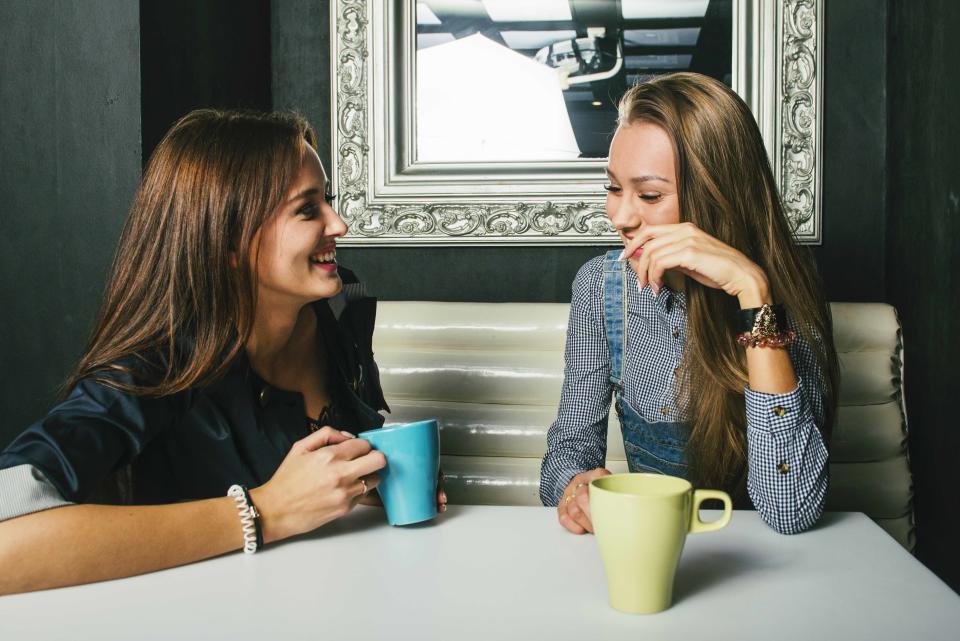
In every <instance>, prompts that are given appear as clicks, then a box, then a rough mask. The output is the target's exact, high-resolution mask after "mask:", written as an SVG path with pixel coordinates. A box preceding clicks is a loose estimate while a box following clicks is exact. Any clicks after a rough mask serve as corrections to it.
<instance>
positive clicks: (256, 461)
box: [0, 110, 445, 594]
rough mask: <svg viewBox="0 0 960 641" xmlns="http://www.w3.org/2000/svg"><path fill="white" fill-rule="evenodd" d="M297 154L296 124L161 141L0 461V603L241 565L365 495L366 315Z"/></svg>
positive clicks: (203, 127)
mask: <svg viewBox="0 0 960 641" xmlns="http://www.w3.org/2000/svg"><path fill="white" fill-rule="evenodd" d="M315 148H316V141H315V135H314V133H313V131H312V130H311V129H310V127H309V125H308V124H307V123H306V122H305V121H304V120H302V119H301V118H299V117H296V116H292V115H284V114H261V113H248V112H220V111H213V110H200V111H195V112H193V113H190V114H188V115H187V116H185V117H184V118H182V119H181V120H180V121H179V122H177V123H176V125H174V127H173V128H172V129H171V130H170V131H169V132H168V133H167V135H166V136H165V137H164V139H163V140H162V141H161V142H160V144H159V146H158V147H157V149H156V151H155V152H154V154H153V155H152V157H151V159H150V163H149V166H148V167H147V169H146V172H145V174H144V177H143V180H142V183H141V185H140V189H139V191H138V193H137V196H136V199H135V201H134V203H133V206H132V208H131V211H130V215H129V217H128V219H127V222H126V225H125V228H124V231H123V234H122V237H121V239H120V243H119V246H118V249H117V253H116V257H115V259H114V264H113V267H112V271H111V275H110V279H109V283H108V286H107V290H106V294H105V298H104V302H103V305H102V308H101V311H100V314H99V318H98V319H97V322H96V325H95V328H94V331H93V334H92V338H91V340H90V344H89V345H88V346H87V348H86V350H85V351H84V352H83V355H82V356H81V358H80V360H79V363H78V364H77V367H76V370H75V371H74V373H73V374H72V375H71V376H70V378H69V380H68V382H67V384H66V385H65V392H66V393H65V398H64V399H63V401H62V402H61V403H60V404H59V405H57V406H56V407H55V408H54V409H53V410H52V411H51V412H50V413H49V414H48V415H47V416H46V417H45V418H43V419H42V420H40V421H39V422H37V423H35V424H34V425H32V426H30V427H29V428H28V429H27V430H26V431H24V432H23V433H22V434H21V435H20V436H19V437H18V438H17V439H16V440H14V441H13V443H11V444H10V445H9V447H7V449H6V450H4V451H3V453H2V454H0V567H2V568H3V572H0V594H3V593H8V592H20V591H26V590H35V589H41V588H47V587H55V586H60V585H70V584H76V583H85V582H90V581H96V580H101V579H108V578H114V577H121V576H128V575H132V574H139V573H142V572H148V571H151V570H156V569H160V568H166V567H171V566H176V565H182V564H185V563H190V562H192V561H195V560H198V559H202V558H206V557H210V556H214V555H218V554H223V553H225V552H228V551H231V550H236V549H238V548H241V547H242V548H243V549H244V550H245V551H246V552H255V551H257V550H258V549H259V548H260V547H261V546H263V545H264V544H267V543H270V542H271V541H275V540H279V539H282V538H285V537H288V536H292V535H295V534H299V533H302V532H307V531H310V530H313V529H315V528H317V527H319V526H321V525H323V524H324V523H327V522H329V521H331V520H333V519H336V518H338V517H339V516H342V515H344V514H346V513H347V512H348V511H350V510H351V509H352V508H353V507H354V506H355V505H356V504H357V503H358V502H360V501H361V500H363V501H365V502H366V501H372V500H373V499H374V497H373V496H369V497H368V496H367V493H368V492H369V491H371V490H373V489H374V488H376V486H377V483H378V477H377V470H379V469H381V468H382V467H383V466H384V465H385V460H384V457H383V455H382V454H380V453H379V452H376V451H372V450H371V448H370V445H369V443H368V442H367V441H365V440H363V439H357V438H353V435H352V433H356V432H357V431H358V430H364V429H370V428H374V427H379V426H381V425H382V424H383V417H382V416H380V414H379V413H378V411H379V410H381V409H386V403H385V402H384V398H383V393H382V391H381V389H380V383H379V378H378V374H377V368H376V364H375V362H374V360H373V353H372V350H371V337H372V332H373V324H374V314H375V305H376V301H375V299H373V298H370V297H368V296H366V295H365V293H364V291H363V287H362V285H361V284H360V283H359V282H357V280H356V278H355V277H354V276H353V274H351V273H350V272H349V271H347V270H344V269H342V268H340V267H339V266H338V264H337V261H336V243H337V240H338V239H339V238H340V237H342V236H343V235H344V234H345V233H346V231H347V226H346V224H345V223H344V221H343V220H342V219H341V218H340V217H339V216H338V215H337V213H336V211H335V210H334V209H333V208H332V207H331V203H332V198H333V197H332V196H331V194H330V192H329V184H328V181H327V177H326V174H325V173H324V170H323V167H322V166H321V164H320V160H319V158H318V157H317V153H316V151H315ZM228 494H229V495H228ZM438 498H439V499H440V500H441V502H444V501H445V496H444V495H443V494H442V491H441V493H440V496H439V497H438Z"/></svg>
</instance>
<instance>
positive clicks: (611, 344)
mask: <svg viewBox="0 0 960 641" xmlns="http://www.w3.org/2000/svg"><path fill="white" fill-rule="evenodd" d="M622 253H623V250H622V249H611V250H610V251H608V252H607V255H606V256H605V257H604V259H603V322H604V329H605V330H606V333H607V348H608V350H609V351H610V382H611V383H612V384H613V386H614V387H615V388H616V389H617V392H622V391H623V360H624V354H625V353H626V350H627V304H626V298H627V296H626V291H627V290H626V287H627V276H628V275H629V272H630V267H629V265H628V263H627V261H625V260H620V254H622Z"/></svg>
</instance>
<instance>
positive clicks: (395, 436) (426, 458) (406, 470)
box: [358, 419, 440, 525]
mask: <svg viewBox="0 0 960 641" xmlns="http://www.w3.org/2000/svg"><path fill="white" fill-rule="evenodd" d="M358 436H359V437H360V438H363V439H366V440H368V441H370V445H372V446H373V449H375V450H379V451H381V452H383V455H384V456H385V457H386V459H387V466H386V467H385V468H383V469H382V470H380V471H379V472H378V474H379V475H380V485H378V486H377V492H379V493H380V498H381V499H382V500H383V507H384V508H385V509H386V511H387V522H388V523H390V525H409V524H411V523H419V522H420V521H427V520H429V519H432V518H433V517H435V516H436V515H437V476H438V475H439V473H440V429H439V427H438V425H437V421H436V420H433V419H431V420H428V421H418V422H416V423H405V424H403V425H391V426H390V427H383V428H380V429H378V430H370V431H367V432H363V433H361V434H359V435H358Z"/></svg>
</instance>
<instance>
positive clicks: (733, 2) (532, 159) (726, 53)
mask: <svg viewBox="0 0 960 641" xmlns="http://www.w3.org/2000/svg"><path fill="white" fill-rule="evenodd" d="M821 3H822V0H777V2H772V1H764V0H616V1H612V0H383V1H382V2H373V3H368V2H365V1H363V0H334V1H333V2H332V3H331V12H332V16H331V24H332V34H333V35H334V37H332V38H331V47H332V52H331V53H332V55H331V60H332V61H333V67H334V69H333V80H334V83H335V84H334V87H335V90H334V91H333V92H332V105H331V106H332V109H331V113H332V114H334V123H333V132H332V141H331V142H332V149H333V153H334V165H335V166H334V167H332V168H331V172H332V180H333V182H334V187H335V189H336V191H337V193H338V195H339V199H338V201H337V202H338V204H339V206H340V211H341V215H343V217H344V218H345V220H346V221H347V222H348V223H349V224H350V226H351V233H350V235H348V236H347V237H346V238H344V239H343V241H341V242H342V243H345V244H367V245H369V244H373V245H377V244H389V245H398V244H413V245H432V244H443V245H454V244H464V243H467V244H501V245H502V244H544V243H546V244H590V245H597V244H605V243H607V242H609V243H610V244H616V243H617V239H616V236H615V234H614V233H613V231H612V229H611V228H610V226H609V224H608V222H607V218H606V213H605V211H604V192H603V184H604V182H605V177H604V171H603V167H604V164H605V157H606V152H607V148H608V146H609V142H610V138H611V136H612V134H613V130H614V127H615V121H616V104H617V101H618V100H619V98H620V96H621V95H622V94H623V92H624V91H626V89H627V88H628V87H629V86H632V85H633V84H634V83H636V82H643V81H645V80H647V79H649V78H652V77H656V76H657V75H661V74H664V73H671V72H674V71H684V70H690V71H696V72H699V73H703V74H706V75H710V76H712V77H714V78H717V79H719V80H721V81H723V82H725V83H726V84H727V85H728V86H730V87H732V88H733V89H734V90H735V91H737V92H738V93H739V94H740V95H741V96H742V97H743V98H744V100H745V101H746V102H747V104H748V105H750V107H751V109H752V110H753V112H754V114H755V116H756V118H757V121H758V123H759V125H760V128H761V131H762V133H763V136H764V140H765V141H766V143H767V149H768V152H769V154H770V158H771V162H772V164H773V167H774V171H775V173H776V175H777V179H778V181H779V184H780V188H781V194H782V196H783V199H784V203H785V205H786V208H787V211H788V215H789V216H790V218H791V222H792V223H793V225H794V228H795V233H796V236H797V238H798V240H799V241H800V242H807V243H818V242H820V216H819V171H820V159H819V150H820V128H821V115H820V109H819V105H820V102H821V99H822V90H821V87H820V82H821V79H820V76H821V75H822V74H818V73H817V72H818V70H819V68H820V65H819V62H820V46H821V40H822V38H821V33H820V28H821V22H822V21H821V20H819V19H818V18H819V17H820V16H821V15H822V6H821Z"/></svg>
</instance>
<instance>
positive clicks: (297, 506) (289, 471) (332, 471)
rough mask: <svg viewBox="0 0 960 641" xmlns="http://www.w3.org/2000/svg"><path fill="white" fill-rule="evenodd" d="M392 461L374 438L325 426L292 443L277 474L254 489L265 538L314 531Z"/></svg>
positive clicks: (356, 499) (362, 491)
mask: <svg viewBox="0 0 960 641" xmlns="http://www.w3.org/2000/svg"><path fill="white" fill-rule="evenodd" d="M386 464H387V461H386V459H385V458H384V456H383V454H382V453H380V452H377V451H376V450H373V449H372V448H371V447H370V443H369V442H368V441H366V440H364V439H362V438H354V437H352V436H348V435H346V434H345V433H343V432H338V431H337V430H335V429H333V428H332V427H324V428H322V429H320V430H318V431H316V432H314V433H313V434H311V435H310V436H307V437H306V438H303V439H301V440H299V441H297V442H296V443H294V444H293V447H291V448H290V452H289V453H288V454H287V456H286V458H285V459H283V463H281V464H280V467H279V468H278V469H277V471H276V472H275V473H274V475H273V477H272V478H271V479H270V480H269V481H267V482H266V483H265V484H263V485H262V486H260V487H258V488H256V489H253V490H251V491H250V498H251V499H252V500H253V503H254V505H255V506H256V507H257V510H259V511H260V515H261V518H262V519H263V537H264V542H267V543H269V542H270V541H276V540H279V539H283V538H286V537H288V536H294V535H296V534H302V533H303V532H309V531H311V530H314V529H316V528H318V527H320V526H321V525H323V524H324V523H327V522H329V521H332V520H334V519H336V518H338V517H341V516H343V515H344V514H346V513H347V512H349V511H350V510H352V509H353V508H354V506H355V505H356V504H357V503H358V502H359V501H360V499H361V498H362V497H363V496H364V495H365V494H366V493H367V492H369V491H370V490H372V489H374V488H375V487H377V485H378V484H379V482H380V479H379V477H378V476H377V474H376V471H377V470H379V469H382V468H383V467H384V466H385V465H386Z"/></svg>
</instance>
